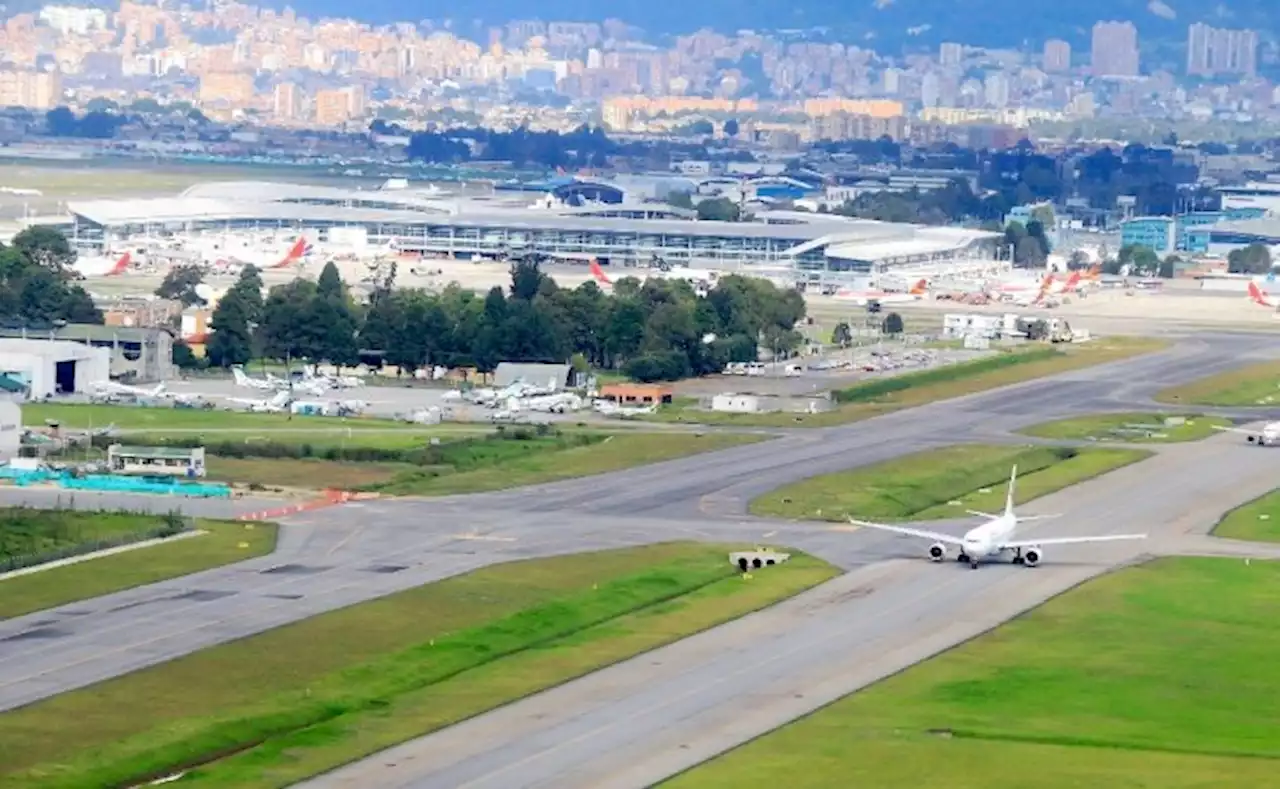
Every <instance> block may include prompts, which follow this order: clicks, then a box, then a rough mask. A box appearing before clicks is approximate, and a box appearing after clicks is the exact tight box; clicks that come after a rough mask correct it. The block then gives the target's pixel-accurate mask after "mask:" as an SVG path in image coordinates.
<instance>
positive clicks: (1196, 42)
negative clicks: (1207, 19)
mask: <svg viewBox="0 0 1280 789" xmlns="http://www.w3.org/2000/svg"><path fill="white" fill-rule="evenodd" d="M1257 72H1258V33H1257V31H1255V30H1229V29H1227V28H1220V27H1211V26H1210V25H1206V24H1203V23H1199V22H1197V23H1196V24H1194V25H1191V26H1190V27H1189V28H1187V74H1188V76H1193V77H1212V76H1215V75H1219V74H1239V75H1242V76H1245V77H1252V76H1254V75H1256V74H1257Z"/></svg>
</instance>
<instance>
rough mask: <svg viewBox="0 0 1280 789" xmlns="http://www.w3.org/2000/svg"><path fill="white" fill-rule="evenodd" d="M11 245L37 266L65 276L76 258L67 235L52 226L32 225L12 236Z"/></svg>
mask: <svg viewBox="0 0 1280 789" xmlns="http://www.w3.org/2000/svg"><path fill="white" fill-rule="evenodd" d="M13 247H14V249H17V250H18V251H20V252H21V253H22V254H24V255H26V257H27V259H28V260H30V261H31V262H32V263H35V264H36V265H38V266H44V267H45V268H47V269H49V270H51V271H52V272H53V273H55V274H57V275H58V276H65V275H66V272H67V269H68V268H70V267H71V264H72V263H74V262H75V260H76V254H75V252H73V251H72V250H71V245H70V244H69V243H67V237H66V236H64V235H62V233H60V232H58V231H57V230H55V229H54V228H52V227H45V226H43V225H33V226H32V227H28V228H27V229H26V230H23V231H22V232H21V233H18V234H17V235H16V236H14V237H13Z"/></svg>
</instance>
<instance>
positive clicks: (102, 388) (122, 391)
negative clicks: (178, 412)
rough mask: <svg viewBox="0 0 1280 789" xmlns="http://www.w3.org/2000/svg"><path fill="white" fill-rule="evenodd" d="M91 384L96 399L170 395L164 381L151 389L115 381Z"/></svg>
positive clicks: (92, 394) (148, 397) (147, 397)
mask: <svg viewBox="0 0 1280 789" xmlns="http://www.w3.org/2000/svg"><path fill="white" fill-rule="evenodd" d="M89 386H90V390H91V396H92V397H94V398H95V399H112V398H117V397H137V398H143V399H155V398H160V397H165V396H167V395H168V391H167V390H166V389H165V385H164V384H162V383H160V384H156V385H155V386H154V387H153V388H151V389H143V388H142V387H140V386H129V385H128V384H121V383H116V382H115V381H94V382H93V383H92V384H90V385H89Z"/></svg>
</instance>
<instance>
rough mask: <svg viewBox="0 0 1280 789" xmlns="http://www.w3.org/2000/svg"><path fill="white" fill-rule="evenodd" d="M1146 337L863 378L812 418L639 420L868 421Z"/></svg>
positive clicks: (1081, 363)
mask: <svg viewBox="0 0 1280 789" xmlns="http://www.w3.org/2000/svg"><path fill="white" fill-rule="evenodd" d="M1167 345H1168V343H1166V342H1164V341H1163V340H1157V339H1152V338H1134V337H1113V338H1102V339H1097V340H1094V341H1092V342H1089V343H1083V344H1081V345H1067V346H1058V347H1055V348H1046V347H1044V346H1034V347H1030V348H1026V349H1023V350H1019V351H1008V352H1004V353H1002V354H1001V355H998V356H992V357H983V358H981V359H976V360H974V361H971V362H962V363H960V364H953V365H947V366H945V367H939V368H935V369H932V370H922V371H919V372H911V373H903V374H902V375H896V376H890V377H884V378H875V379H869V380H867V381H865V382H863V383H860V384H857V385H855V386H851V387H847V388H845V389H841V390H838V391H837V392H836V399H837V402H838V403H839V405H837V406H836V407H835V408H833V409H832V410H830V411H826V412H822V413H816V414H789V413H772V414H719V413H714V412H711V411H703V410H698V409H694V408H690V407H688V404H687V403H675V404H673V405H672V406H670V407H667V408H663V409H661V410H659V411H658V413H656V414H651V415H648V416H644V417H641V418H642V419H646V420H650V421H659V422H690V423H703V424H716V425H741V426H759V427H830V426H832V425H841V424H845V423H847V422H855V421H857V420H860V419H868V418H870V417H873V416H879V415H880V414H887V413H890V412H892V411H898V410H901V409H903V408H912V407H914V406H919V405H925V404H927V403H933V402H937V401H939V400H949V399H951V398H954V397H963V396H964V395H970V394H976V393H978V392H985V391H987V390H989V389H996V388H999V387H1002V386H1008V385H1010V384H1016V383H1022V382H1024V381H1030V380H1033V379H1035V378H1043V377H1045V376H1049V375H1057V374H1059V373H1065V372H1069V371H1071V370H1078V369H1080V368H1082V367H1089V366H1092V365H1096V364H1106V363H1108V362H1116V361H1120V360H1122V359H1127V358H1130V357H1132V356H1137V355H1139V354H1144V353H1151V352H1154V351H1158V350H1161V349H1163V348H1165V347H1166V346H1167Z"/></svg>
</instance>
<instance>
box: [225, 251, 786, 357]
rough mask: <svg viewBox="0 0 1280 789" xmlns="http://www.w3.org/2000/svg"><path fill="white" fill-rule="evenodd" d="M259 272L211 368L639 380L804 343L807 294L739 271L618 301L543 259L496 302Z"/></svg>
mask: <svg viewBox="0 0 1280 789" xmlns="http://www.w3.org/2000/svg"><path fill="white" fill-rule="evenodd" d="M261 292H262V279H261V276H260V275H259V274H258V272H257V271H256V270H254V269H253V268H251V267H250V268H246V269H245V270H244V272H243V273H242V275H241V278H240V280H239V281H238V282H237V283H236V285H235V286H234V287H233V288H232V289H231V290H230V291H228V293H227V294H226V295H224V296H223V298H222V300H221V301H220V302H219V303H218V306H217V308H216V309H215V310H214V314H213V318H212V327H211V328H212V336H211V337H210V339H209V343H208V346H207V350H208V358H209V361H210V363H212V364H214V365H218V366H224V367H225V366H230V365H232V364H243V363H245V362H247V361H248V360H249V359H250V358H253V357H254V356H257V355H263V356H268V357H272V358H281V359H283V358H306V359H310V360H313V361H323V362H332V363H335V364H353V363H355V362H357V361H358V360H360V359H365V360H381V361H383V362H385V363H387V364H391V365H396V366H399V367H401V368H404V369H416V368H419V367H424V366H428V365H444V366H475V367H476V368H478V369H479V370H481V371H484V372H488V371H492V370H493V369H494V368H495V367H496V366H497V365H498V363H499V362H503V361H513V362H563V361H565V360H568V359H571V358H575V357H576V358H577V359H578V360H579V361H580V362H581V363H582V364H584V365H590V366H593V367H596V368H600V369H614V370H621V371H623V372H625V373H626V374H628V375H630V376H631V377H633V378H636V379H638V380H671V379H676V378H680V377H684V376H687V375H691V374H693V375H697V374H702V373H707V372H712V371H717V370H720V369H723V367H724V365H726V364H727V363H729V362H731V361H754V360H755V359H756V358H757V354H758V352H759V349H760V348H761V347H763V348H766V349H768V350H770V351H773V352H776V353H786V352H789V351H791V350H794V349H795V348H796V347H797V346H798V345H799V344H800V342H801V341H802V337H801V335H800V333H799V332H798V331H797V330H796V325H797V324H798V323H799V322H800V321H801V320H802V319H803V318H804V312H805V306H804V300H803V298H802V297H801V296H800V294H799V293H797V292H795V291H792V290H783V289H779V288H777V287H775V286H774V285H772V284H770V283H768V282H765V281H763V280H759V279H753V278H747V277H739V276H728V277H724V278H723V279H721V280H720V281H719V282H718V283H717V285H716V287H715V288H714V289H712V290H711V291H709V292H708V293H706V294H705V295H699V294H698V293H696V292H695V291H694V289H693V288H692V287H691V286H690V285H689V283H687V282H684V281H680V280H667V279H649V280H645V281H641V280H639V279H637V278H634V277H624V278H621V279H620V280H618V281H617V282H616V283H615V285H614V293H613V295H606V294H605V293H604V292H602V291H601V290H600V288H599V287H597V286H596V284H595V283H593V282H588V283H585V284H583V285H581V286H579V287H577V288H574V289H566V288H561V287H559V286H558V285H557V284H556V283H555V281H554V280H552V279H551V278H550V277H548V276H546V275H545V274H543V273H542V271H541V269H540V268H539V266H538V263H537V262H536V261H533V260H528V261H520V262H517V263H515V264H513V265H512V267H511V285H510V288H509V289H508V290H504V289H503V288H499V287H495V288H493V289H491V290H490V291H489V292H488V293H486V294H484V295H479V294H476V293H473V292H471V291H467V290H463V289H462V288H460V287H458V286H456V285H451V286H449V287H447V288H445V289H444V290H443V291H442V292H440V293H431V292H428V291H424V290H417V289H402V288H396V287H395V286H394V274H392V276H391V277H389V278H388V280H387V281H386V282H384V283H383V284H382V285H381V286H380V287H378V288H377V289H376V290H375V291H374V292H373V294H372V296H371V298H370V301H369V303H368V304H367V305H358V304H356V303H355V301H354V300H353V299H352V297H351V294H350V293H349V292H348V290H347V288H346V286H345V284H344V283H343V282H342V280H341V278H340V276H339V275H338V271H337V269H336V268H334V267H333V265H332V264H330V265H328V266H326V267H325V269H324V271H323V272H322V273H321V275H320V278H319V280H318V281H317V282H314V283H312V282H309V281H305V280H294V281H293V282H290V283H288V284H285V285H278V286H276V287H274V288H272V289H271V291H270V293H268V295H267V297H266V299H265V300H263V298H262V295H261Z"/></svg>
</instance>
